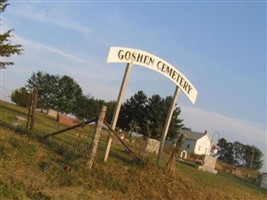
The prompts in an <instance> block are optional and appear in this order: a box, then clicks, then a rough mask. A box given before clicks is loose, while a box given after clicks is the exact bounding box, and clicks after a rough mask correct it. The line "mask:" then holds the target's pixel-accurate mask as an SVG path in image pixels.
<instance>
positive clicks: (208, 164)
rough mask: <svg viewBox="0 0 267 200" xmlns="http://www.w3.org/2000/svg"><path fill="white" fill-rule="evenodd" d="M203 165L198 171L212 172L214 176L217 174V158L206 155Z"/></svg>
mask: <svg viewBox="0 0 267 200" xmlns="http://www.w3.org/2000/svg"><path fill="white" fill-rule="evenodd" d="M202 160H203V163H204V164H203V165H202V166H199V167H198V169H199V170H202V171H206V172H211V173H213V174H217V172H218V171H217V170H215V166H216V162H217V158H216V157H213V156H209V155H204V156H203V158H202Z"/></svg>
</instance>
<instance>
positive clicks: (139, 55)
mask: <svg viewBox="0 0 267 200" xmlns="http://www.w3.org/2000/svg"><path fill="white" fill-rule="evenodd" d="M116 62H118V63H127V67H126V70H125V74H124V78H123V82H122V85H121V89H120V93H119V96H118V100H117V105H116V108H115V111H114V114H113V118H112V122H111V127H112V129H115V127H116V124H117V119H118V115H119V112H120V107H121V102H122V98H123V94H124V91H125V87H126V84H127V80H128V77H129V73H130V70H131V67H132V64H137V65H141V66H143V67H146V68H149V69H152V70H154V71H156V72H158V73H160V74H162V75H164V76H166V77H167V78H168V79H170V80H171V81H173V82H174V83H175V84H176V89H175V92H174V95H173V101H172V103H171V106H170V109H169V113H168V116H167V119H166V122H165V125H164V131H163V134H162V139H161V144H160V150H159V154H158V162H159V160H160V157H161V154H162V151H163V146H164V143H165V138H166V135H167V132H168V129H169V124H170V121H171V118H172V114H173V110H174V107H175V103H176V101H177V98H178V94H179V92H180V90H182V91H183V92H184V93H185V94H186V96H187V97H188V98H189V99H190V101H191V102H192V103H193V104H195V101H196V98H197V94H198V92H197V90H196V89H195V87H194V86H193V84H192V83H191V82H190V81H189V80H188V79H187V78H186V77H185V76H184V75H183V74H182V73H181V72H179V71H178V70H177V69H176V68H175V67H174V66H172V65H171V64H169V63H168V62H166V61H165V60H163V59H161V58H159V57H157V56H155V55H152V54H150V53H148V52H145V51H142V50H139V49H131V48H125V47H111V48H110V50H109V54H108V59H107V63H116ZM111 142H112V138H111V137H110V138H109V141H108V144H107V149H106V154H105V158H104V161H107V158H108V154H109V150H110V146H111Z"/></svg>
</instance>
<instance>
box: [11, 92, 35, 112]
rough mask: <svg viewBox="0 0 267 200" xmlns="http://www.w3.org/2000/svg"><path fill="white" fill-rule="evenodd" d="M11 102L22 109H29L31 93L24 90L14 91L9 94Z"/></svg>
mask: <svg viewBox="0 0 267 200" xmlns="http://www.w3.org/2000/svg"><path fill="white" fill-rule="evenodd" d="M11 101H13V102H14V103H16V104H17V105H19V106H22V107H25V108H27V107H29V106H30V104H31V102H30V101H31V93H30V92H29V91H28V90H27V89H26V88H25V87H22V88H20V89H16V90H15V91H13V92H12V94H11Z"/></svg>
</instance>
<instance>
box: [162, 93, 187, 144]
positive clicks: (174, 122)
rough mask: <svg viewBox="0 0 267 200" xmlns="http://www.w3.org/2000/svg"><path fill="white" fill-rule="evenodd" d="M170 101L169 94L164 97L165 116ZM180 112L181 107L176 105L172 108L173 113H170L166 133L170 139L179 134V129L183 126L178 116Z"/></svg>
mask: <svg viewBox="0 0 267 200" xmlns="http://www.w3.org/2000/svg"><path fill="white" fill-rule="evenodd" d="M171 102H172V97H171V96H168V97H166V98H165V112H166V117H167V113H168V112H169V108H170V105H171ZM180 114H181V108H180V107H178V106H176V107H175V108H174V110H173V115H172V119H171V123H170V126H169V131H168V135H167V136H168V137H169V138H170V139H172V138H176V137H177V136H178V134H179V130H180V129H182V128H184V124H183V120H182V119H180V118H179V115H180ZM164 122H165V121H164Z"/></svg>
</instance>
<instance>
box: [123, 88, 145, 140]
mask: <svg viewBox="0 0 267 200" xmlns="http://www.w3.org/2000/svg"><path fill="white" fill-rule="evenodd" d="M146 110H147V96H146V95H145V94H144V92H143V91H138V92H137V93H136V94H134V95H133V96H132V97H130V99H127V101H126V102H125V103H124V104H123V105H122V108H121V112H120V116H119V120H118V126H119V127H120V128H123V129H126V130H129V129H130V127H129V125H130V123H131V122H132V121H133V120H135V121H136V123H137V124H138V125H139V126H140V132H141V133H142V134H144V135H146V131H145V130H146V120H147V117H146V113H147V111H146Z"/></svg>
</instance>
